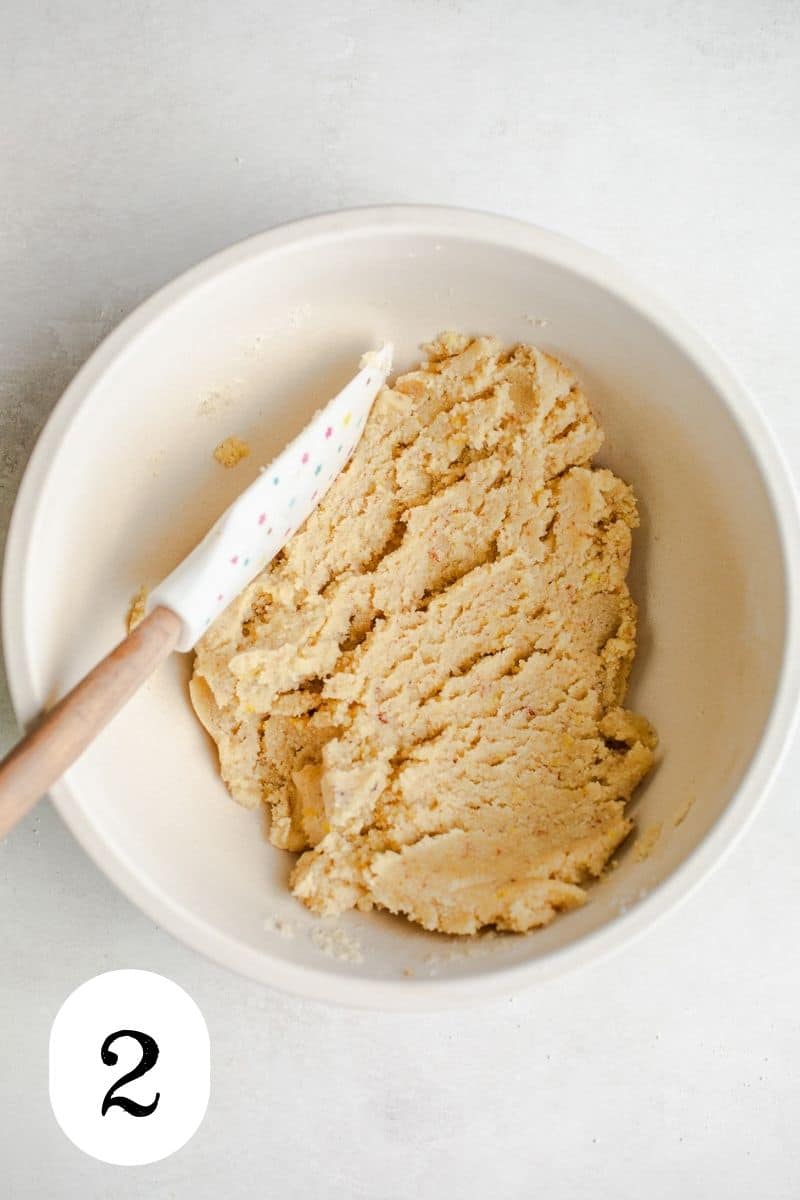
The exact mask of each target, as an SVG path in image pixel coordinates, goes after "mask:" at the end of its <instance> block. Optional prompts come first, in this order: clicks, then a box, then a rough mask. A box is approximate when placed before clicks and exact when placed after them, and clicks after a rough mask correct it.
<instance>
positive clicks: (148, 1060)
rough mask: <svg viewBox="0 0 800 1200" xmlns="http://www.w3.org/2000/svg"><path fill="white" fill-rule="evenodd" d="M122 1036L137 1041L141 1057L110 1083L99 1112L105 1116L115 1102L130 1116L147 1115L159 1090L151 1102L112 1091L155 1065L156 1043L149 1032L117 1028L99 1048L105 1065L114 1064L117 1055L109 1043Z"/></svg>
mask: <svg viewBox="0 0 800 1200" xmlns="http://www.w3.org/2000/svg"><path fill="white" fill-rule="evenodd" d="M122 1037H129V1038H133V1039H134V1041H137V1042H138V1043H139V1045H140V1046H141V1048H142V1057H141V1058H140V1059H139V1061H138V1063H137V1064H136V1066H135V1067H134V1068H133V1070H132V1071H128V1073H127V1075H122V1076H121V1077H120V1078H119V1079H118V1080H117V1082H116V1083H112V1085H111V1087H110V1088H109V1089H108V1091H107V1092H106V1094H105V1096H104V1097H103V1104H102V1106H101V1108H100V1113H101V1115H102V1116H105V1115H106V1113H107V1112H108V1110H109V1109H110V1108H112V1107H113V1105H115V1104H116V1105H118V1106H119V1107H120V1108H121V1109H123V1110H124V1111H125V1112H126V1113H130V1115H131V1116H132V1117H149V1115H150V1113H151V1112H155V1110H156V1105H157V1104H158V1102H159V1100H160V1099H161V1092H156V1095H155V1099H154V1100H153V1102H152V1103H151V1104H140V1103H139V1102H138V1100H131V1099H129V1097H128V1096H115V1095H114V1093H115V1092H116V1091H117V1089H118V1088H121V1087H122V1086H123V1084H125V1083H130V1082H131V1080H132V1079H140V1078H141V1076H142V1075H146V1074H147V1072H148V1071H149V1070H151V1069H152V1068H153V1067H154V1066H155V1065H156V1062H157V1060H158V1043H157V1042H156V1040H155V1038H151V1037H150V1034H149V1033H140V1032H139V1030H138V1029H118V1030H117V1031H116V1033H110V1034H109V1035H108V1037H107V1038H106V1040H105V1041H104V1042H103V1045H102V1048H101V1050H100V1057H101V1058H102V1060H103V1062H104V1063H105V1064H106V1066H107V1067H113V1066H116V1064H117V1060H118V1058H119V1055H118V1054H117V1053H116V1051H115V1050H112V1049H111V1043H112V1042H115V1041H116V1040H117V1038H122Z"/></svg>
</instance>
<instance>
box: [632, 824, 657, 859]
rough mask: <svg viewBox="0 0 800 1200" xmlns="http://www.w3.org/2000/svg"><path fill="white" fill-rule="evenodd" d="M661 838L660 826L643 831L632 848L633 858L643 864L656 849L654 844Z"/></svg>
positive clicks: (652, 826)
mask: <svg viewBox="0 0 800 1200" xmlns="http://www.w3.org/2000/svg"><path fill="white" fill-rule="evenodd" d="M660 837H661V826H660V825H651V826H650V828H649V829H645V831H644V833H642V835H641V836H640V837H638V838H637V839H636V842H635V843H634V846H633V854H634V858H636V859H638V861H639V862H644V861H645V859H646V858H649V857H650V855H651V854H652V853H653V851H654V850H655V848H656V843H657V842H658V839H659V838H660Z"/></svg>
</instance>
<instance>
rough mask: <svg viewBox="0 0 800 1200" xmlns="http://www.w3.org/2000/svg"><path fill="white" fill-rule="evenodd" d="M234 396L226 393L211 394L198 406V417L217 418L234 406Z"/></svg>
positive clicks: (204, 397) (203, 398)
mask: <svg viewBox="0 0 800 1200" xmlns="http://www.w3.org/2000/svg"><path fill="white" fill-rule="evenodd" d="M233 400H234V398H233V396H232V395H231V394H229V393H228V394H226V393H225V392H209V393H208V394H207V395H206V396H203V397H202V399H201V400H200V401H199V403H198V405H197V415H198V417H215V416H216V415H217V414H218V413H220V412H222V411H223V410H224V409H226V408H230V407H231V405H232V404H233Z"/></svg>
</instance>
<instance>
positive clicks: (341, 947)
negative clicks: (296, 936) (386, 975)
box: [311, 925, 364, 963]
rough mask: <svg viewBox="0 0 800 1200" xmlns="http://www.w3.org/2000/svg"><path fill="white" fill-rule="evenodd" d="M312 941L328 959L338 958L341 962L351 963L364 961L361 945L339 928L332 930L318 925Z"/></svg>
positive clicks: (313, 931)
mask: <svg viewBox="0 0 800 1200" xmlns="http://www.w3.org/2000/svg"><path fill="white" fill-rule="evenodd" d="M311 940H312V942H313V943H314V945H315V946H316V947H317V949H318V950H321V951H322V953H323V954H327V956H328V958H338V959H339V960H340V961H341V962H351V963H362V962H363V961H364V955H363V954H362V952H361V943H360V942H359V941H358V939H357V938H354V937H351V935H350V934H349V933H346V932H345V930H344V929H341V928H339V927H336V928H334V929H330V928H328V927H327V926H325V925H318V926H317V928H316V929H312V931H311Z"/></svg>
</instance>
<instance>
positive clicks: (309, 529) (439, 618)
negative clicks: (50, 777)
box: [191, 331, 657, 939]
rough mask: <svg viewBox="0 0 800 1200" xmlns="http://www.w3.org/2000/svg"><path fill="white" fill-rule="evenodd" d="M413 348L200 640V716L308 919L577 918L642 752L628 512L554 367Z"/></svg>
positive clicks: (574, 387) (522, 351)
mask: <svg viewBox="0 0 800 1200" xmlns="http://www.w3.org/2000/svg"><path fill="white" fill-rule="evenodd" d="M423 353H424V354H425V356H426V357H425V361H423V363H422V364H421V365H420V366H418V367H417V368H416V369H414V370H411V371H408V372H407V373H406V374H404V375H401V376H399V377H398V378H397V379H395V381H394V383H393V384H392V385H391V386H386V387H384V388H383V389H382V390H381V392H380V394H379V395H378V397H377V399H376V401H375V404H374V406H373V409H372V413H371V415H370V418H369V420H368V422H367V424H366V427H365V429H364V433H363V436H362V438H361V440H360V441H359V443H358V445H357V447H356V450H355V453H354V455H353V457H352V459H351V460H350V463H349V465H348V466H347V467H346V468H345V470H344V471H342V473H341V475H339V476H338V478H337V479H336V480H335V482H334V483H333V485H332V486H331V488H330V490H329V491H328V493H327V494H326V496H325V498H324V500H323V501H322V503H321V504H320V505H319V506H318V507H317V509H316V510H315V511H314V512H313V513H312V514H311V516H310V517H309V519H308V520H307V521H306V523H305V524H304V525H303V526H302V528H301V529H300V530H299V531H298V532H297V533H296V534H295V535H294V536H293V537H292V538H291V539H290V540H289V542H288V543H287V545H286V546H285V547H284V549H283V551H282V552H281V554H280V555H278V556H277V557H276V558H275V559H274V560H273V561H272V562H271V563H270V564H269V565H268V566H267V567H266V568H265V569H264V571H262V572H261V574H260V575H259V576H257V577H256V579H255V580H254V581H253V582H252V583H251V584H250V585H249V586H248V588H246V589H245V591H244V592H243V593H242V595H241V596H240V597H239V599H238V601H237V602H236V604H233V605H231V606H230V607H229V608H228V609H226V611H225V612H224V613H223V614H222V615H221V616H220V617H219V618H218V619H217V620H216V621H215V622H214V624H213V625H212V626H211V628H210V629H209V630H208V632H207V633H206V634H205V636H204V637H203V638H202V640H201V641H200V642H199V643H198V646H197V652H196V658H195V668H194V676H193V679H192V684H191V694H192V701H193V703H194V706H195V709H196V711H197V713H198V715H199V717H200V719H201V720H202V721H203V723H204V724H205V726H206V728H207V729H208V730H209V732H210V733H211V735H212V737H213V738H214V739H215V741H216V743H217V747H218V750H219V759H220V769H221V773H222V776H223V778H224V779H225V782H226V783H227V785H228V787H229V789H230V791H231V792H232V794H233V796H234V798H235V799H236V800H238V801H239V802H240V803H241V804H244V805H246V806H248V807H251V808H256V807H259V806H261V805H264V806H265V807H266V808H267V809H268V811H269V815H270V832H269V836H270V840H271V841H272V842H273V844H274V845H276V846H279V847H281V848H283V849H285V850H290V851H293V852H295V853H298V854H299V856H300V857H299V858H298V860H297V862H296V865H295V867H294V869H293V871H292V874H291V876H290V887H291V890H292V892H293V893H294V895H295V896H296V897H297V898H298V899H299V900H301V901H302V902H303V903H304V904H305V905H306V906H307V907H308V908H309V909H311V910H312V911H313V912H315V913H317V914H319V915H322V916H335V915H337V914H339V913H343V912H345V911H347V910H348V909H352V908H358V909H360V910H361V911H367V910H369V909H370V908H373V907H375V906H377V907H379V908H383V909H386V910H388V911H389V912H392V913H397V914H402V915H404V916H406V917H408V918H409V919H410V920H412V921H415V922H417V923H418V924H419V925H422V926H423V927H424V928H425V929H430V930H436V931H439V932H443V933H449V934H454V935H459V936H463V935H470V934H474V933H477V932H478V931H479V930H482V929H486V928H492V927H494V928H496V929H500V930H509V931H514V932H526V931H528V930H531V929H536V928H538V927H540V926H543V925H547V924H548V923H549V922H550V921H551V920H553V919H554V918H555V917H556V916H557V914H558V913H560V912H564V911H568V910H570V909H574V908H577V907H579V906H580V905H582V904H584V903H585V902H586V900H587V898H588V894H589V891H588V887H589V885H590V884H591V882H592V881H593V880H596V879H598V878H599V877H600V876H601V875H602V873H603V870H604V868H605V866H606V864H607V863H608V861H609V859H611V858H612V857H613V855H614V853H615V851H616V850H617V848H618V847H619V846H620V845H621V844H622V843H623V842H624V841H625V840H626V838H627V837H628V835H629V834H630V832H631V830H632V828H633V824H634V822H633V818H632V816H631V815H630V813H628V812H627V811H626V806H627V802H628V801H629V800H630V798H631V795H632V794H633V791H634V789H635V788H636V787H637V786H638V784H639V783H640V782H641V780H642V779H643V778H644V777H645V776H646V775H647V773H648V771H649V770H650V768H651V766H652V764H653V762H654V758H655V747H656V742H657V738H656V734H655V731H654V730H653V728H652V727H651V725H650V724H649V723H648V721H647V720H646V719H645V718H644V717H643V716H641V715H639V714H637V713H635V712H632V711H631V710H630V709H628V708H626V707H625V695H626V692H627V687H628V676H629V673H630V669H631V665H632V662H633V658H634V654H635V650H636V620H637V612H636V606H635V604H634V602H633V600H632V598H631V596H630V593H629V591H628V587H627V583H626V576H627V573H628V566H629V561H630V551H631V536H632V530H633V529H634V528H635V526H636V525H637V524H638V518H637V512H636V500H635V497H634V495H633V492H632V491H631V489H630V487H629V486H628V485H627V484H626V483H624V482H623V481H622V480H621V479H619V478H618V477H617V476H616V475H614V474H613V473H612V472H611V471H609V470H607V469H605V468H602V467H598V466H595V465H594V462H593V460H594V456H595V454H596V453H597V451H598V450H599V448H600V446H601V443H602V440H603V435H602V433H601V431H600V429H599V428H598V426H597V423H596V421H595V419H594V417H593V415H592V411H591V409H590V407H589V403H588V400H587V398H586V396H585V395H584V393H583V391H582V389H581V387H580V384H579V383H578V381H577V379H576V378H575V376H574V375H573V374H572V372H571V371H569V370H568V369H567V368H566V367H565V366H564V365H563V363H561V362H559V361H558V360H557V359H555V358H553V357H552V356H550V355H548V354H545V353H543V352H542V351H540V350H537V349H536V348H535V347H533V346H529V345H522V344H518V345H514V346H504V345H503V344H502V343H501V342H499V341H498V340H497V339H496V338H493V337H471V336H469V335H467V334H463V333H456V332H452V331H449V332H444V333H441V334H439V336H438V337H435V338H434V339H432V341H431V342H430V343H428V344H427V345H425V346H424V347H423ZM320 937H321V938H323V939H325V938H327V934H325V933H321V934H320Z"/></svg>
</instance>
